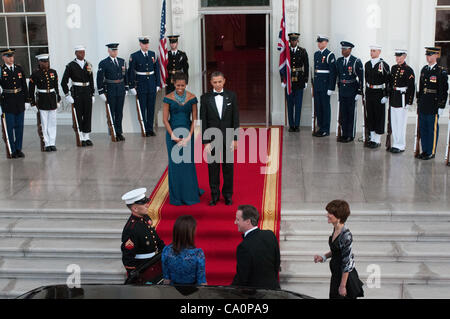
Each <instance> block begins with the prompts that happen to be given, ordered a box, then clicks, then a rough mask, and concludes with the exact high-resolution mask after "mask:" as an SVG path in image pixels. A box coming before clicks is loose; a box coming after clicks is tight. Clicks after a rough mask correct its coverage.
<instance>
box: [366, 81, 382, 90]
mask: <svg viewBox="0 0 450 319" xmlns="http://www.w3.org/2000/svg"><path fill="white" fill-rule="evenodd" d="M366 85H367V87H368V88H369V89H375V90H376V89H385V88H386V84H381V85H372V84H369V83H366Z"/></svg>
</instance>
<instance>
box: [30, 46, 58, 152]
mask: <svg viewBox="0 0 450 319" xmlns="http://www.w3.org/2000/svg"><path fill="white" fill-rule="evenodd" d="M36 58H37V59H38V60H39V61H40V62H48V61H49V60H48V59H49V55H48V54H41V55H38V56H36ZM30 99H31V105H33V106H37V108H38V109H39V116H40V118H41V125H42V134H43V136H44V143H45V151H46V152H51V151H56V145H55V142H56V109H57V108H58V103H59V102H61V97H60V96H59V87H58V73H56V71H55V70H53V69H50V68H47V69H44V68H39V69H37V70H36V71H34V72H33V74H32V75H31V77H30Z"/></svg>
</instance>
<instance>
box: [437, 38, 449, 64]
mask: <svg viewBox="0 0 450 319" xmlns="http://www.w3.org/2000/svg"><path fill="white" fill-rule="evenodd" d="M436 46H437V47H441V58H440V59H439V64H440V65H442V66H443V67H446V68H447V69H448V68H449V67H450V43H439V42H438V43H436Z"/></svg>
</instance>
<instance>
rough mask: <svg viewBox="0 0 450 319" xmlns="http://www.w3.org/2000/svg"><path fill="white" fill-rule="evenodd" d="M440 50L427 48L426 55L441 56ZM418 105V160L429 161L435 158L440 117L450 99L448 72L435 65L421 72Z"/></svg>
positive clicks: (424, 68) (425, 67) (427, 66)
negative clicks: (419, 151) (419, 145)
mask: <svg viewBox="0 0 450 319" xmlns="http://www.w3.org/2000/svg"><path fill="white" fill-rule="evenodd" d="M439 53H440V49H439V48H431V47H428V48H426V55H428V56H433V55H439ZM419 83H420V84H419V91H418V92H417V105H418V108H419V109H418V111H419V112H418V113H419V130H420V141H421V144H422V151H423V152H422V154H420V155H419V156H418V158H420V159H423V160H428V159H431V158H434V157H435V154H436V147H437V143H438V138H439V123H438V122H439V116H440V115H441V114H442V112H443V110H444V109H445V104H446V102H447V97H448V71H447V70H446V69H445V68H443V67H441V66H439V65H437V64H436V63H433V64H432V65H426V66H424V67H423V69H422V71H421V72H420V82H419Z"/></svg>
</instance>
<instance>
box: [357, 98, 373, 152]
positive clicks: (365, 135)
mask: <svg viewBox="0 0 450 319" xmlns="http://www.w3.org/2000/svg"><path fill="white" fill-rule="evenodd" d="M356 103H358V102H356ZM362 107H363V124H362V131H363V143H364V145H367V143H369V140H370V132H369V129H368V128H367V125H366V124H367V106H366V96H365V95H364V93H363V94H362Z"/></svg>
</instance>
